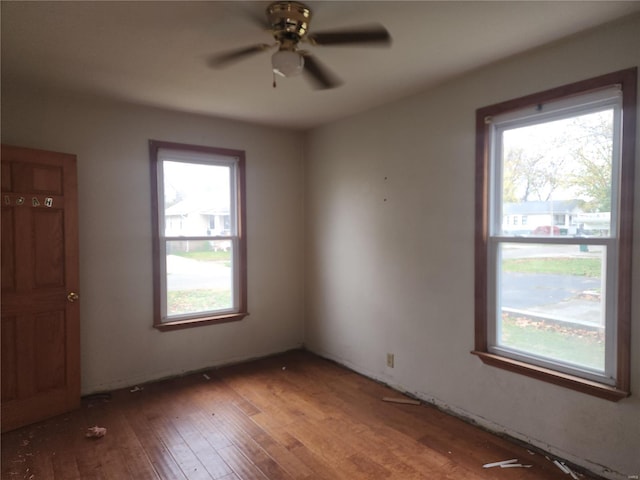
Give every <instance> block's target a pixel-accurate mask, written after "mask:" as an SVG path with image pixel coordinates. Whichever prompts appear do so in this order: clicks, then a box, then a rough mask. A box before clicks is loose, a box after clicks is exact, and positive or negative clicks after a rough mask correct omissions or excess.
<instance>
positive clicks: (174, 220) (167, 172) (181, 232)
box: [163, 161, 232, 237]
mask: <svg viewBox="0 0 640 480" xmlns="http://www.w3.org/2000/svg"><path fill="white" fill-rule="evenodd" d="M163 176H164V231H165V235H166V236H175V237H177V236H207V235H218V236H228V235H231V233H232V221H231V213H232V212H231V194H230V184H231V167H229V166H224V165H205V164H200V163H186V162H172V161H164V162H163Z"/></svg>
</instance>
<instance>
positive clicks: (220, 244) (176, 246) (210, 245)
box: [166, 240, 234, 317]
mask: <svg viewBox="0 0 640 480" xmlns="http://www.w3.org/2000/svg"><path fill="white" fill-rule="evenodd" d="M232 258H233V255H232V242H231V241H230V240H211V241H206V240H205V241H202V240H201V241H194V240H181V241H168V242H167V257H166V262H167V263H166V266H167V316H169V317H171V316H177V315H186V314H193V313H198V312H211V311H215V312H219V311H222V310H231V309H233V307H234V305H233V275H232V270H233V269H232Z"/></svg>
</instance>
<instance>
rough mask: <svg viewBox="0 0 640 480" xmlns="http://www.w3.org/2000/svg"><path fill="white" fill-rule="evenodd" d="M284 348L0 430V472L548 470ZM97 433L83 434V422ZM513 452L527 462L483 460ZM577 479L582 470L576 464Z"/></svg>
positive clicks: (248, 474)
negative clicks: (101, 433) (99, 430)
mask: <svg viewBox="0 0 640 480" xmlns="http://www.w3.org/2000/svg"><path fill="white" fill-rule="evenodd" d="M389 396H391V397H393V396H400V394H398V393H397V392H394V391H393V390H391V389H390V388H388V387H386V386H384V385H381V384H380V383H377V382H374V381H371V380H369V379H367V378H365V377H363V376H361V375H358V374H356V373H354V372H352V371H349V370H348V369H346V368H343V367H341V366H339V365H337V364H335V363H332V362H329V361H326V360H324V359H321V358H319V357H317V356H314V355H312V354H310V353H307V352H301V351H295V352H288V353H286V354H282V355H277V356H274V357H270V358H266V359H262V360H258V361H255V362H251V363H247V364H242V365H235V366H231V367H225V368H220V369H211V370H209V371H207V372H206V374H202V373H199V374H193V375H187V376H184V377H181V378H175V379H171V380H166V381H162V382H156V383H151V384H148V385H144V388H142V389H138V390H135V391H133V392H132V391H131V389H122V390H118V391H115V392H111V395H110V397H109V396H92V397H89V398H85V399H83V402H82V408H80V409H79V410H77V411H74V412H71V413H68V414H66V415H62V416H59V417H56V418H53V419H50V420H47V421H45V422H41V423H38V424H35V425H30V426H28V427H24V428H22V429H19V430H15V431H13V432H8V433H5V434H3V435H2V452H1V463H2V465H1V467H0V471H1V474H2V480H5V479H6V480H19V479H27V480H75V479H79V480H87V479H116V480H122V479H135V480H139V479H143V480H146V479H149V480H158V479H161V480H164V479H183V480H184V479H187V480H198V479H213V480H372V479H373V480H432V479H451V480H454V479H456V480H458V479H461V478H464V479H466V480H494V479H495V480H503V479H504V480H555V479H558V480H559V479H562V478H564V477H565V475H564V474H563V473H562V472H561V471H560V470H559V469H557V467H555V466H554V465H553V464H552V463H551V462H550V461H549V460H548V459H546V458H545V457H544V455H541V454H532V452H530V451H528V450H527V448H525V447H523V446H521V445H516V444H514V443H512V442H509V441H508V440H506V439H504V438H500V437H498V436H495V435H492V434H490V433H488V432H486V431H484V430H481V429H478V428H476V427H474V426H472V425H470V424H467V423H465V422H464V421H462V420H460V419H458V418H454V417H452V416H450V415H447V414H446V413H443V412H442V411H440V410H437V409H436V408H434V407H432V406H427V405H417V406H416V405H401V404H394V403H388V402H383V401H382V398H383V397H389ZM94 425H97V426H102V427H106V428H107V434H106V436H105V437H103V438H98V439H89V438H86V437H85V433H86V430H87V428H89V427H91V426H94ZM509 458H518V459H519V460H520V461H521V462H522V463H526V464H531V465H533V466H532V467H531V468H527V469H500V468H497V469H496V468H494V469H483V468H482V465H483V464H484V463H488V462H494V461H500V460H505V459H509ZM582 478H583V480H589V479H592V478H594V477H589V476H584V477H582Z"/></svg>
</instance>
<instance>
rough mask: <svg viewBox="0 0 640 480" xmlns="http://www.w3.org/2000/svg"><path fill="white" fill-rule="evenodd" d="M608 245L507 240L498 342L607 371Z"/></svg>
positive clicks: (502, 265)
mask: <svg viewBox="0 0 640 480" xmlns="http://www.w3.org/2000/svg"><path fill="white" fill-rule="evenodd" d="M605 248H606V247H603V246H601V245H540V244H523V243H503V244H501V249H500V256H499V262H498V270H499V271H498V273H499V282H498V292H497V299H498V301H497V303H498V305H497V307H498V308H497V312H498V317H499V318H498V328H497V332H496V333H497V335H496V343H497V345H498V346H501V347H506V348H509V349H513V350H517V351H520V352H524V353H526V354H531V355H534V356H540V357H547V358H550V359H553V360H558V361H560V362H562V363H569V364H576V365H580V366H584V367H588V368H590V369H594V370H597V371H600V372H602V371H604V368H605V338H604V335H605V324H604V318H605V315H604V294H605V280H604V279H605V276H604V266H605V253H606V252H605Z"/></svg>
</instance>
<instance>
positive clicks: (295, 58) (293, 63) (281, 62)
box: [271, 50, 304, 77]
mask: <svg viewBox="0 0 640 480" xmlns="http://www.w3.org/2000/svg"><path fill="white" fill-rule="evenodd" d="M271 66H272V67H273V73H277V74H278V75H281V76H283V77H294V76H296V75H300V73H302V69H303V68H304V58H303V57H302V55H300V54H299V53H298V52H293V51H291V50H278V51H277V52H276V53H274V54H273V55H272V56H271Z"/></svg>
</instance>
